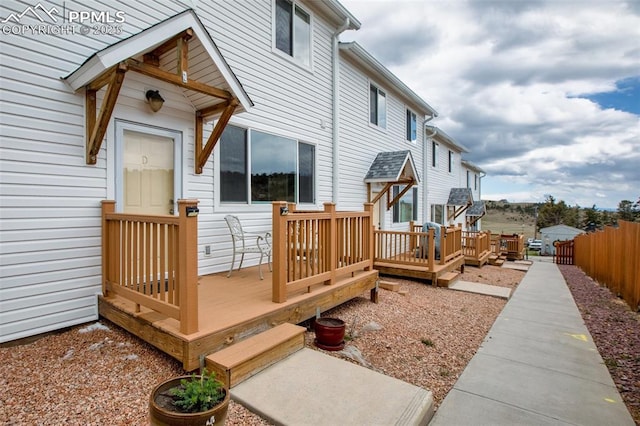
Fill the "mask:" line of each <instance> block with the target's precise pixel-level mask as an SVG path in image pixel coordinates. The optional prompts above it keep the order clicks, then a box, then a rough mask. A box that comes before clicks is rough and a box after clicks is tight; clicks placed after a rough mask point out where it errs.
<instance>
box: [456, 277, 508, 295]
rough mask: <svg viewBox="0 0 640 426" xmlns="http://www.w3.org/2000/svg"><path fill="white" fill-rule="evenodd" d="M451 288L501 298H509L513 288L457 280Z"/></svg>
mask: <svg viewBox="0 0 640 426" xmlns="http://www.w3.org/2000/svg"><path fill="white" fill-rule="evenodd" d="M449 289H450V290H457V291H464V292H467V293H475V294H483V295H485V296H493V297H498V298H500V299H507V300H509V297H510V296H511V289H510V288H509V287H499V286H497V285H489V284H481V283H472V282H469V281H455V282H453V283H451V284H449Z"/></svg>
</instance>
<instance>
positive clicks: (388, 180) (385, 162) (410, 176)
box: [364, 150, 420, 210]
mask: <svg viewBox="0 0 640 426" xmlns="http://www.w3.org/2000/svg"><path fill="white" fill-rule="evenodd" d="M364 182H365V183H366V184H367V189H368V190H367V192H368V199H369V201H370V202H371V203H376V202H377V201H378V200H379V199H380V198H382V197H383V196H384V195H385V194H386V195H387V210H389V209H390V208H391V207H393V205H394V204H396V203H397V202H398V201H399V200H400V199H401V198H402V196H403V195H404V194H406V193H407V191H409V190H410V189H411V188H412V187H413V186H414V185H417V184H418V183H419V182H420V176H419V175H418V172H417V169H416V164H415V162H414V161H413V156H412V155H411V151H409V150H406V151H390V152H379V153H378V155H377V156H376V158H375V159H374V160H373V163H371V166H370V167H369V171H368V172H367V175H366V176H365V178H364ZM372 183H379V184H384V188H383V189H382V191H380V192H379V193H378V195H376V197H375V198H374V199H371V184H372ZM393 185H405V187H404V188H403V189H402V191H399V193H398V194H397V195H396V196H395V197H394V198H393V199H391V193H390V192H389V191H390V189H391V188H392V187H393Z"/></svg>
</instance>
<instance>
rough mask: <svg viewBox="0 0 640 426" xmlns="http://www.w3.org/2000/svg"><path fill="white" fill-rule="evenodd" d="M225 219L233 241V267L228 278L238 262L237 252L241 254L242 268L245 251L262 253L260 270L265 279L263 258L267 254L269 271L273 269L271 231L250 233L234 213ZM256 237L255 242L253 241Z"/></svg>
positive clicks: (259, 264)
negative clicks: (262, 233)
mask: <svg viewBox="0 0 640 426" xmlns="http://www.w3.org/2000/svg"><path fill="white" fill-rule="evenodd" d="M224 220H225V221H226V222H227V226H228V227H229V231H230V232H231V241H232V242H233V258H232V259H231V268H229V273H228V274H227V278H229V277H230V276H231V272H232V271H233V266H234V265H235V263H236V253H239V254H241V257H240V265H238V270H240V268H242V261H243V260H244V255H245V253H260V263H258V272H259V273H260V279H261V280H262V279H264V277H263V276H262V259H264V256H265V255H266V256H267V263H268V264H269V271H271V233H270V232H267V233H265V234H264V235H259V234H248V233H246V232H244V230H243V229H242V224H241V223H240V219H238V217H237V216H234V215H227V216H225V217H224ZM254 239H255V244H254V243H253V242H252V240H254Z"/></svg>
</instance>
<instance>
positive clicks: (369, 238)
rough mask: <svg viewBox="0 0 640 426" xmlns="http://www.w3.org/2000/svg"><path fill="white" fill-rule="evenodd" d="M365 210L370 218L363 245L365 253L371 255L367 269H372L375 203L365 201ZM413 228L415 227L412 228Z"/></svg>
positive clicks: (367, 222)
mask: <svg viewBox="0 0 640 426" xmlns="http://www.w3.org/2000/svg"><path fill="white" fill-rule="evenodd" d="M364 211H365V212H367V214H368V219H367V221H366V224H367V226H366V229H364V232H365V236H366V240H365V241H363V242H362V243H363V246H364V250H365V254H366V255H367V256H369V266H368V267H367V268H366V269H365V270H366V271H371V270H372V269H373V256H374V245H375V241H374V239H373V238H374V237H373V231H374V229H375V227H374V226H373V204H372V203H364ZM410 229H413V228H410Z"/></svg>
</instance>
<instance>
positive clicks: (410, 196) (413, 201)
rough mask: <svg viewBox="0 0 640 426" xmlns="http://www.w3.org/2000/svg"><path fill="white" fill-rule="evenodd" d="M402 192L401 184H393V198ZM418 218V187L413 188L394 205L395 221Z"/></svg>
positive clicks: (407, 220) (400, 221)
mask: <svg viewBox="0 0 640 426" xmlns="http://www.w3.org/2000/svg"><path fill="white" fill-rule="evenodd" d="M399 193H400V185H394V186H393V198H395V197H397V196H398V194H399ZM411 220H418V188H417V187H416V188H411V189H410V190H408V191H407V192H405V194H404V195H403V196H402V198H400V200H398V202H397V203H395V204H394V205H393V223H402V222H409V221H411Z"/></svg>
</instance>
